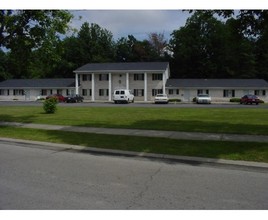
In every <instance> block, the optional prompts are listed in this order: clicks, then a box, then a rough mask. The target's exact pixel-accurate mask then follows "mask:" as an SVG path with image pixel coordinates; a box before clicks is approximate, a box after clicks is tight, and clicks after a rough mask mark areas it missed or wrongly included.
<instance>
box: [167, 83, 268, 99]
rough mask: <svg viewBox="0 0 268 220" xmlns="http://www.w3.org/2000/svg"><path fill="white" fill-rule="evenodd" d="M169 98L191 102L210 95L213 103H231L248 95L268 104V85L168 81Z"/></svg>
mask: <svg viewBox="0 0 268 220" xmlns="http://www.w3.org/2000/svg"><path fill="white" fill-rule="evenodd" d="M166 94H167V95H168V96H169V98H176V99H181V100H182V101H184V102H191V101H192V100H193V98H195V97H196V96H197V95H198V94H208V95H210V96H211V98H212V102H229V101H230V99H231V98H241V97H242V96H244V95H247V94H253V95H257V96H258V97H259V98H260V99H262V100H263V101H265V102H268V83H267V82H266V81H265V80H263V79H168V80H167V83H166Z"/></svg>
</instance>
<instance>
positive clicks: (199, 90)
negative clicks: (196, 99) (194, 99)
mask: <svg viewBox="0 0 268 220" xmlns="http://www.w3.org/2000/svg"><path fill="white" fill-rule="evenodd" d="M200 94H207V95H209V90H208V89H198V90H197V95H200Z"/></svg>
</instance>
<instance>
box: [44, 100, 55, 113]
mask: <svg viewBox="0 0 268 220" xmlns="http://www.w3.org/2000/svg"><path fill="white" fill-rule="evenodd" d="M57 104H58V100H57V99H56V98H49V99H46V100H45V101H44V103H43V109H44V110H45V112H46V113H47V114H53V113H55V111H56V110H57Z"/></svg>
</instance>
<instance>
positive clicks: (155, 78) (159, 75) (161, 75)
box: [153, 74, 163, 80]
mask: <svg viewBox="0 0 268 220" xmlns="http://www.w3.org/2000/svg"><path fill="white" fill-rule="evenodd" d="M153 80H163V74H153Z"/></svg>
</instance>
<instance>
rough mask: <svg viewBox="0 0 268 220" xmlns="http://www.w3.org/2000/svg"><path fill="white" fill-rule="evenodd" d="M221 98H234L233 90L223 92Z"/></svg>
mask: <svg viewBox="0 0 268 220" xmlns="http://www.w3.org/2000/svg"><path fill="white" fill-rule="evenodd" d="M223 97H235V90H233V89H232V90H227V89H225V90H223Z"/></svg>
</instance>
